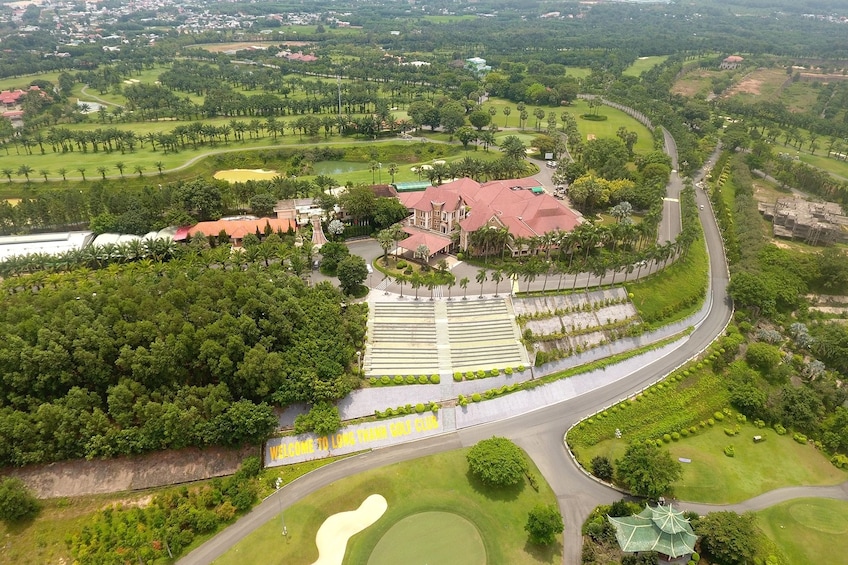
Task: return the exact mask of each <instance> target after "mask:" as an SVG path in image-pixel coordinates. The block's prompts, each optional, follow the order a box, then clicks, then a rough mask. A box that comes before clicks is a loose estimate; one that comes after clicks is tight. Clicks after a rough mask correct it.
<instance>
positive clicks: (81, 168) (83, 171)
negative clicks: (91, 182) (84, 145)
mask: <svg viewBox="0 0 848 565" xmlns="http://www.w3.org/2000/svg"><path fill="white" fill-rule="evenodd" d="M77 171H79V174H80V175H82V182H85V167H77Z"/></svg>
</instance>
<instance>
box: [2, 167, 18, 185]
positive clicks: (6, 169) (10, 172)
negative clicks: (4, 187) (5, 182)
mask: <svg viewBox="0 0 848 565" xmlns="http://www.w3.org/2000/svg"><path fill="white" fill-rule="evenodd" d="M2 172H3V176H5V177H6V178H7V179H9V182H12V175H13V174H14V173H15V171H13V170H12V169H10V168H9V167H4V168H3V169H2Z"/></svg>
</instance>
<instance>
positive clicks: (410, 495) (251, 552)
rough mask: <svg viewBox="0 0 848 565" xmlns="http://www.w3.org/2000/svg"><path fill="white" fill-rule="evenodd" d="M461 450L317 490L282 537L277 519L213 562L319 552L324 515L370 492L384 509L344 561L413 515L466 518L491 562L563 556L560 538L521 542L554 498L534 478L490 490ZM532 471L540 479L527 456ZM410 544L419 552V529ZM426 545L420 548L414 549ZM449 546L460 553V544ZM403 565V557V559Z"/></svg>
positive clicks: (301, 559)
mask: <svg viewBox="0 0 848 565" xmlns="http://www.w3.org/2000/svg"><path fill="white" fill-rule="evenodd" d="M466 453H467V450H465V449H463V450H457V451H451V452H448V453H442V454H438V455H432V456H429V457H424V458H421V459H415V460H412V461H406V462H403V463H397V464H394V465H389V466H386V467H381V468H379V469H374V470H372V471H368V472H365V473H360V474H358V475H355V476H352V477H348V478H346V479H344V480H341V481H337V482H336V483H334V484H332V485H330V486H328V487H326V488H324V489H321V490H320V491H318V492H315V493H313V494H311V495H309V496H307V497H305V498H303V499H302V500H301V501H300V502H298V503H297V504H295V505H293V506H291V507H290V508H288V509H287V510H285V512H284V518H285V523H286V526H287V528H288V533H289V535H288V537H287V538H286V539H285V540H281V539H280V538H281V536H280V519H275V520H271V521H269V522H268V523H266V524H265V525H263V526H262V527H260V528H259V529H257V530H256V531H254V532H253V533H252V534H250V535H249V536H247V537H246V538H244V539H243V540H242V541H240V542H239V543H237V544H236V545H234V546H233V547H232V548H231V549H230V551H229V552H228V553H226V554H225V555H224V556H222V557H221V558H219V559H218V560H216V561H215V563H216V565H229V564H236V565H242V564H243V563H260V562H261V563H266V564H277V563H279V564H282V563H285V564H287V565H298V564H301V563H304V564H306V563H312V562H313V561H315V559H317V557H318V549H317V547H316V546H315V534H316V532H317V531H318V528H319V527H320V526H321V524H322V523H323V522H324V520H325V519H326V518H327V517H329V516H331V515H332V514H335V513H337V512H343V511H347V510H352V509H355V508H358V507H359V505H360V504H361V503H362V501H363V500H365V498H366V497H367V496H369V495H371V494H374V493H377V494H381V495H383V496H384V497H385V498H386V500H387V501H388V504H389V506H388V510H387V511H386V513H385V514H384V515H383V516H382V517H381V518H380V519H379V520H378V521H377V522H376V523H375V524H374V525H373V526H371V527H369V528H368V529H366V530H365V531H363V532H362V533H360V534H357V535H356V536H354V537H353V538H352V539H351V542H350V543H349V545H348V551H347V554H346V556H345V563H349V564H357V565H361V564H365V563H367V562H368V558H369V556H370V555H371V552H372V551H373V549H374V547H375V546H376V544H377V542H378V541H379V540H380V538H381V537H382V536H383V534H384V533H386V532H387V531H388V530H389V529H390V528H391V527H392V526H393V525H394V524H395V523H396V522H398V521H400V520H402V519H403V518H405V517H407V516H411V515H413V514H418V513H420V512H429V511H442V512H451V513H454V514H458V515H460V516H462V517H464V518H466V519H467V520H469V521H470V522H472V523H473V524H474V525H475V526H476V527H477V529H478V530H479V532H480V535H481V537H482V538H483V544H484V546H485V548H486V562H487V563H490V564H500V563H504V564H507V563H508V564H525V563H526V564H531V563H553V562H555V561H557V558H558V557H559V556H560V555H561V553H562V545H561V541H558V542H557V543H555V544H554V545H552V546H550V547H546V548H539V547H537V546H535V545H533V544H529V543H528V542H527V534H526V532H525V531H524V524H525V523H526V521H527V515H528V513H529V511H530V510H531V509H532V508H533V506H535V505H536V504H552V503H555V498H554V495H553V492H552V491H551V489H550V487H549V486H548V485H547V483H545V481H544V480H542V479H541V478H539V479H538V482H539V492H536V491H534V490H533V489H532V488H530V486H529V485H528V484H526V483H522V484H521V485H519V486H518V487H516V488H513V489H491V488H488V487H485V486H484V485H482V484H480V483H479V482H478V481H477V480H476V479H474V478H472V477H470V476H469V475H468V472H467V471H468V465H467V463H466V461H465V454H466ZM528 463H529V465H530V469H531V472H533V473H535V474H536V476H537V477H540V475H539V472H538V469H536V468H535V466H534V465H533V463H532V461H529V458H528ZM420 538H421V539H420V542H419V543H418V544H415V546H410V551H409V558H412V557H413V552H417V555H419V556H423V557H426V555H427V554H426V539H427V536H426V532H420ZM416 547H418V548H422V547H423V548H425V549H423V550H421V549H416ZM456 551H457V552H459V553H461V552H462V547H461V546H458V547H457V548H456ZM405 562H406V563H408V562H410V561H405Z"/></svg>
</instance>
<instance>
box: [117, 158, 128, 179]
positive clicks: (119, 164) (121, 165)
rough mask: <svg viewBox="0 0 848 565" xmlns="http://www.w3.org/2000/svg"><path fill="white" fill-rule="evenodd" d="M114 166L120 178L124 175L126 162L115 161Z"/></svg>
mask: <svg viewBox="0 0 848 565" xmlns="http://www.w3.org/2000/svg"><path fill="white" fill-rule="evenodd" d="M115 168H116V169H118V172H119V173H120V174H121V178H123V177H124V169H125V168H126V164H124V162H123V161H118V162H117V163H115Z"/></svg>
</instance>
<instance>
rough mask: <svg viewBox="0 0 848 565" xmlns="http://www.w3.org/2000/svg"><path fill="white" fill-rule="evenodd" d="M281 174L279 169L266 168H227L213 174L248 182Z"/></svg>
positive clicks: (220, 177) (216, 176)
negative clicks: (270, 169) (268, 169)
mask: <svg viewBox="0 0 848 565" xmlns="http://www.w3.org/2000/svg"><path fill="white" fill-rule="evenodd" d="M279 174H280V173H279V172H277V171H267V170H265V169H227V170H226V171H218V172H217V173H215V174H214V175H212V176H214V177H215V178H216V179H218V180H225V181H227V182H246V181H249V180H271V179H272V178H274V177H276V176H277V175H279Z"/></svg>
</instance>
